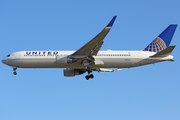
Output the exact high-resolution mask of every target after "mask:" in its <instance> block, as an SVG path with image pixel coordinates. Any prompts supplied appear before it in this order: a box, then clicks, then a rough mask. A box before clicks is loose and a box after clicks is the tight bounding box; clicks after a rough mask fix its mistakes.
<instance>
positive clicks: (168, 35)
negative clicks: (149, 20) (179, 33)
mask: <svg viewBox="0 0 180 120" xmlns="http://www.w3.org/2000/svg"><path fill="white" fill-rule="evenodd" d="M176 27H177V25H176V24H171V25H169V26H168V27H167V28H166V29H165V30H164V31H163V32H162V33H161V34H160V35H159V36H158V37H157V38H156V39H155V40H154V41H152V42H151V43H150V44H149V45H148V46H147V47H146V48H145V49H144V50H143V51H150V52H160V51H161V50H164V49H165V48H167V47H169V44H170V42H171V40H172V37H173V35H174V32H175V30H176Z"/></svg>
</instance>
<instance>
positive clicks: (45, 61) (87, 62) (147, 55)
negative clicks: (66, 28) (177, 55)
mask: <svg viewBox="0 0 180 120" xmlns="http://www.w3.org/2000/svg"><path fill="white" fill-rule="evenodd" d="M115 19H116V16H114V17H113V18H112V20H111V21H110V22H109V23H108V25H107V26H106V27H105V28H104V29H103V30H102V31H101V32H100V33H99V34H98V35H97V36H95V37H94V38H93V39H92V40H90V41H89V42H88V43H87V44H85V45H84V46H83V47H81V48H80V49H79V50H77V51H20V52H14V53H11V54H9V55H7V57H5V58H4V59H3V60H2V62H3V63H4V64H6V65H9V66H11V67H13V71H14V72H13V74H14V75H16V74H17V73H16V69H17V68H64V76H66V77H69V76H75V75H80V74H83V73H85V72H87V73H88V75H86V76H85V78H86V79H87V80H89V78H94V76H93V74H91V73H92V71H98V72H100V71H102V72H113V71H114V70H112V69H107V68H117V70H120V68H131V67H138V66H142V65H147V64H153V63H157V62H162V61H173V58H174V57H173V56H172V55H170V54H171V52H172V51H173V49H174V47H175V45H173V46H169V44H170V42H171V39H172V37H173V34H174V32H175V30H176V27H177V25H175V24H171V25H169V26H168V27H167V28H166V29H165V30H164V31H163V32H162V33H161V34H160V35H159V36H158V37H157V38H156V39H155V40H154V41H152V42H151V43H150V44H149V45H148V46H147V47H146V48H145V49H143V50H141V51H111V50H107V51H99V50H100V48H101V47H102V44H103V43H104V38H105V37H106V35H107V34H108V32H109V31H110V29H111V27H112V25H113V23H114V21H115Z"/></svg>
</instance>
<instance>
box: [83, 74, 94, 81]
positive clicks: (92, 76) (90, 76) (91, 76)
mask: <svg viewBox="0 0 180 120" xmlns="http://www.w3.org/2000/svg"><path fill="white" fill-rule="evenodd" d="M85 78H86V80H89V78H91V79H93V78H94V75H93V74H89V75H86V77H85Z"/></svg>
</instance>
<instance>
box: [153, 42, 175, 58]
mask: <svg viewBox="0 0 180 120" xmlns="http://www.w3.org/2000/svg"><path fill="white" fill-rule="evenodd" d="M174 48H175V45H174V46H169V47H167V48H165V49H164V50H162V51H160V52H158V53H156V54H155V55H153V56H151V57H166V56H168V55H170V54H171V52H172V51H173V49H174Z"/></svg>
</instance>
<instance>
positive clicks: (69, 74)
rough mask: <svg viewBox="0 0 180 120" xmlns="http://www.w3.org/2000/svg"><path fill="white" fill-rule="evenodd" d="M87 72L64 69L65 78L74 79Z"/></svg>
mask: <svg viewBox="0 0 180 120" xmlns="http://www.w3.org/2000/svg"><path fill="white" fill-rule="evenodd" d="M85 72H86V70H85V69H84V70H83V69H81V70H80V69H73V68H65V69H64V76H65V77H73V76H75V75H81V74H83V73H85Z"/></svg>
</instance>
